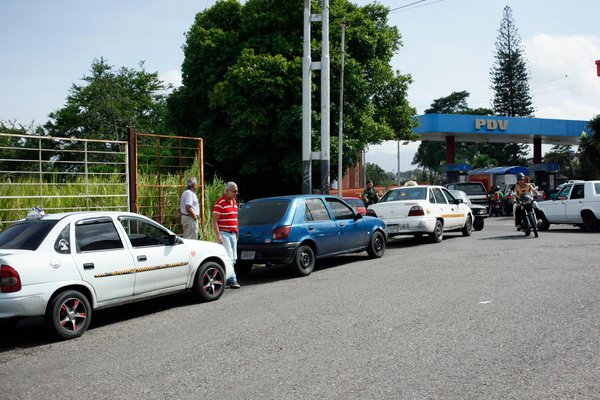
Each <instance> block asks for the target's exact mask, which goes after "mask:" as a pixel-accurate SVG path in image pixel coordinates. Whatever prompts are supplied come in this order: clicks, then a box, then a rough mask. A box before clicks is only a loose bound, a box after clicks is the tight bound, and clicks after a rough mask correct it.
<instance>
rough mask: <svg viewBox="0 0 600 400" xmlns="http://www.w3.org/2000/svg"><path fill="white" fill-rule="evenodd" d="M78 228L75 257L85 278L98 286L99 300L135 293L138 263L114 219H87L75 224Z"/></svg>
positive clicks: (113, 298)
mask: <svg viewBox="0 0 600 400" xmlns="http://www.w3.org/2000/svg"><path fill="white" fill-rule="evenodd" d="M74 231H75V251H74V253H73V259H74V260H75V263H76V264H77V267H78V269H79V271H80V273H81V277H82V279H83V280H84V281H86V282H88V283H89V284H90V285H92V287H93V288H94V291H95V292H96V298H97V300H98V302H99V303H101V302H104V301H109V300H115V299H120V298H125V297H129V296H132V295H133V287H134V284H135V270H134V262H133V258H132V256H131V252H130V251H129V249H127V248H126V247H125V246H124V245H123V241H122V240H121V237H120V236H119V234H118V231H117V228H116V226H115V225H114V222H113V219H112V218H110V217H96V218H84V219H81V220H78V221H76V222H75V223H74ZM63 244H64V243H63Z"/></svg>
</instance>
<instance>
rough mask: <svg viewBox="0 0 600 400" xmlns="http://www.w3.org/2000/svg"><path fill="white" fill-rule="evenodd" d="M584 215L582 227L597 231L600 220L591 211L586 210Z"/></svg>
mask: <svg viewBox="0 0 600 400" xmlns="http://www.w3.org/2000/svg"><path fill="white" fill-rule="evenodd" d="M582 217H583V224H581V229H583V230H584V231H585V232H596V231H597V230H598V220H597V219H596V217H595V216H594V215H593V214H592V213H591V212H586V213H585V214H583V216H582Z"/></svg>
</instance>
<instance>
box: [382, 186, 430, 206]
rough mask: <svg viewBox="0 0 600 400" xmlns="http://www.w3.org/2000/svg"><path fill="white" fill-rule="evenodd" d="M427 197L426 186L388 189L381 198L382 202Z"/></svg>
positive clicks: (423, 198) (424, 198)
mask: <svg viewBox="0 0 600 400" xmlns="http://www.w3.org/2000/svg"><path fill="white" fill-rule="evenodd" d="M426 198H427V188H426V187H407V188H400V189H392V190H388V192H387V193H386V194H385V195H384V196H383V198H382V199H381V201H380V203H383V202H386V201H398V200H426Z"/></svg>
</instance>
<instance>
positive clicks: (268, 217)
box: [235, 195, 387, 276]
mask: <svg viewBox="0 0 600 400" xmlns="http://www.w3.org/2000/svg"><path fill="white" fill-rule="evenodd" d="M238 224H239V231H240V233H239V239H238V260H237V262H236V266H235V269H236V272H237V273H238V274H245V273H246V274H247V273H249V272H250V270H251V269H252V265H253V264H289V265H290V266H291V267H292V268H293V269H294V271H295V272H296V273H297V274H298V275H300V276H305V275H309V274H310V273H311V272H312V271H313V269H314V266H315V260H317V259H320V258H325V257H331V256H336V255H340V254H345V253H359V252H361V251H365V250H366V251H367V253H368V254H369V256H370V257H373V258H379V257H381V256H383V253H384V252H385V243H386V240H387V228H386V226H385V222H383V221H382V220H380V219H379V218H374V217H369V216H363V215H361V214H359V213H357V212H356V211H354V209H353V208H352V207H351V206H349V205H348V204H347V203H346V202H344V201H343V200H341V199H340V198H339V197H335V196H327V195H292V196H280V197H267V198H263V199H256V200H252V201H249V202H248V203H246V204H244V206H243V207H242V208H241V209H240V211H239V217H238Z"/></svg>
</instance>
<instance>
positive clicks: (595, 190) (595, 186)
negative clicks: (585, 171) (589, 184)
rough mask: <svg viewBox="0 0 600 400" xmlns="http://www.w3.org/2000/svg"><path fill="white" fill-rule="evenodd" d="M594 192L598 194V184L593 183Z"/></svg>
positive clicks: (599, 184) (599, 187) (599, 186)
mask: <svg viewBox="0 0 600 400" xmlns="http://www.w3.org/2000/svg"><path fill="white" fill-rule="evenodd" d="M594 192H596V194H600V183H594Z"/></svg>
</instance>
